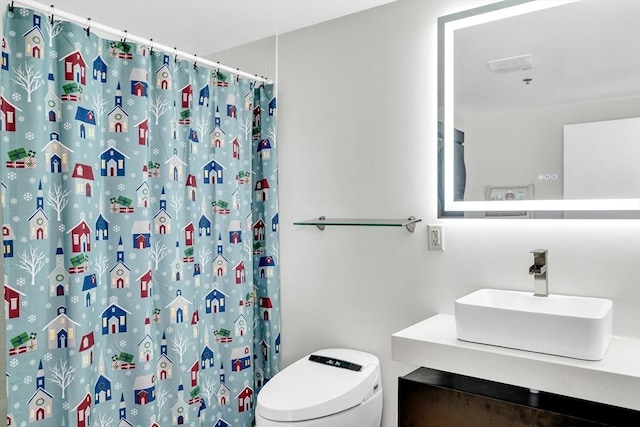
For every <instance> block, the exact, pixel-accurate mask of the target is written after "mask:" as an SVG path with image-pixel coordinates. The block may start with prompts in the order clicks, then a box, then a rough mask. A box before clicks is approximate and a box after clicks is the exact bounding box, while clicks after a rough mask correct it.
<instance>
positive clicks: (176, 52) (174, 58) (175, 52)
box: [173, 47, 178, 64]
mask: <svg viewBox="0 0 640 427" xmlns="http://www.w3.org/2000/svg"><path fill="white" fill-rule="evenodd" d="M173 63H174V64H177V63H178V48H177V47H174V48H173Z"/></svg>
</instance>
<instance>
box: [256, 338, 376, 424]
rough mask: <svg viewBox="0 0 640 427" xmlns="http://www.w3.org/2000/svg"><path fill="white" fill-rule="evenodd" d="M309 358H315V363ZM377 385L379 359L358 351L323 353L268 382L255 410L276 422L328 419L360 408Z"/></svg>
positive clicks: (316, 354)
mask: <svg viewBox="0 0 640 427" xmlns="http://www.w3.org/2000/svg"><path fill="white" fill-rule="evenodd" d="M310 356H315V357H314V360H315V361H314V360H310ZM342 362H349V363H350V364H351V365H346V366H345V364H344V363H342ZM354 365H355V366H354ZM358 365H359V366H358ZM358 367H361V369H360V370H359V371H358V370H357V368H358ZM378 384H379V361H378V358H377V357H375V356H373V355H371V354H368V353H363V352H361V351H357V350H347V349H328V350H321V351H318V352H314V353H313V354H312V355H308V356H305V357H303V358H302V359H300V360H298V361H297V362H295V363H293V364H291V365H290V366H288V367H287V368H285V369H283V370H282V371H280V372H279V373H278V374H277V375H275V376H274V377H273V378H272V379H271V380H270V381H269V382H267V383H266V384H265V386H264V387H263V388H262V390H261V391H260V393H259V394H258V405H257V407H256V410H257V412H258V414H260V416H262V417H263V418H266V419H270V420H273V421H304V420H310V419H314V418H321V417H326V416H329V415H333V414H335V413H338V412H341V411H344V410H347V409H349V408H353V407H355V406H358V405H359V404H361V403H362V402H363V401H364V400H365V398H367V397H368V396H370V395H371V394H372V393H371V392H372V389H373V387H374V386H375V385H378Z"/></svg>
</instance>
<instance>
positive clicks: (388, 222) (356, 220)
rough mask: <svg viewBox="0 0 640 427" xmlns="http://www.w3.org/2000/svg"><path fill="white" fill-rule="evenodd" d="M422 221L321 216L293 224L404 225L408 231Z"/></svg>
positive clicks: (322, 228) (416, 219)
mask: <svg viewBox="0 0 640 427" xmlns="http://www.w3.org/2000/svg"><path fill="white" fill-rule="evenodd" d="M420 221H422V220H421V219H420V218H414V217H412V216H410V217H409V218H406V219H380V218H373V219H363V218H325V217H324V216H321V217H319V218H317V219H309V220H306V221H296V222H294V223H293V225H315V226H316V227H318V228H319V229H320V230H324V228H325V227H326V226H327V225H350V226H354V227H360V226H368V227H406V229H407V230H409V232H410V233H413V231H414V230H415V228H416V223H418V222H420Z"/></svg>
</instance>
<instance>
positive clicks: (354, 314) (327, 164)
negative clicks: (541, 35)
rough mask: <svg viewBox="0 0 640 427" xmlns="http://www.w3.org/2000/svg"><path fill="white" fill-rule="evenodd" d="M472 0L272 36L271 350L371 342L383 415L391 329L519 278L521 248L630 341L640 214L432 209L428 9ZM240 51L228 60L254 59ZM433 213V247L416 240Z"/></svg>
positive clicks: (391, 419) (390, 419)
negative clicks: (543, 215)
mask: <svg viewBox="0 0 640 427" xmlns="http://www.w3.org/2000/svg"><path fill="white" fill-rule="evenodd" d="M481 3H486V2H474V1H466V0H457V1H418V0H415V1H412V0H399V1H398V2H395V3H392V4H390V5H387V6H382V7H380V8H377V9H373V10H370V11H366V12H362V13H359V14H355V15H351V16H348V17H345V18H342V19H338V20H335V21H331V22H328V23H324V24H320V25H316V26H313V27H310V28H307V29H302V30H298V31H295V32H291V33H287V34H283V35H281V36H279V39H278V49H277V50H278V64H277V69H278V72H277V76H278V82H277V83H278V107H279V113H278V114H279V116H278V120H279V125H278V132H279V142H278V144H279V146H278V148H279V155H280V158H279V164H280V169H279V183H280V219H281V246H280V247H281V250H280V261H281V263H282V265H281V266H282V270H281V271H282V282H281V299H282V301H281V309H282V320H283V324H282V338H283V341H282V343H283V345H282V348H283V362H284V365H285V366H286V365H288V364H290V363H291V362H293V361H294V360H296V359H297V358H299V357H302V356H303V355H305V354H306V353H309V352H312V351H314V350H316V349H319V348H322V347H330V346H347V347H352V348H357V349H362V350H365V351H369V352H372V353H374V354H376V355H377V356H378V357H380V359H381V362H382V369H383V381H384V390H385V401H384V404H385V413H384V423H383V426H384V427H391V426H395V418H396V393H397V387H396V385H397V377H398V376H399V375H402V374H404V373H406V372H409V371H411V370H412V369H414V368H415V367H414V366H408V365H404V364H401V363H397V362H394V361H392V360H391V339H390V337H391V334H393V333H394V332H396V331H398V330H400V329H403V328H405V327H407V326H409V325H411V324H413V323H415V322H418V321H420V320H423V319H425V318H427V317H429V316H431V315H433V314H435V313H438V312H441V313H449V314H452V313H453V301H454V299H455V298H457V297H459V296H462V295H464V294H466V293H468V292H470V291H472V290H474V289H477V288H480V287H485V286H491V287H497V288H508V289H520V290H531V289H532V287H533V283H532V279H531V277H530V276H529V275H528V267H529V265H530V264H531V261H532V258H531V254H530V253H529V251H530V250H532V249H536V248H539V247H542V248H547V249H548V250H549V257H550V261H549V269H550V272H549V286H550V290H551V292H553V293H563V294H576V295H591V296H599V297H608V298H611V299H613V301H614V304H615V306H614V307H615V308H614V332H615V333H616V334H618V335H626V336H633V337H636V338H640V286H639V285H640V263H639V262H638V260H639V259H640V221H631V220H622V221H615V220H593V221H591V220H494V219H479V220H470V219H465V220H460V219H457V220H454V219H451V220H439V219H437V216H436V134H437V128H436V121H437V118H436V107H437V106H436V104H437V100H436V94H437V78H436V77H437V76H436V74H437V64H436V61H437V56H436V51H437V42H436V21H437V17H438V16H442V15H446V14H449V13H453V12H456V11H458V10H461V9H466V8H471V7H473V6H475V5H479V4H481ZM254 47H256V48H257V49H258V50H259V52H258V55H263V53H264V52H263V50H262V49H264V48H265V45H264V44H258V45H255V46H254ZM246 53H247V52H246V51H245V52H244V53H243V54H239V55H236V56H235V57H234V58H233V59H234V61H233V63H231V64H229V65H233V66H239V67H241V68H242V69H246V70H248V71H251V70H250V69H249V68H246V67H243V61H242V58H241V57H242V56H243V55H244V54H246ZM226 55H228V58H232V57H233V56H234V55H232V54H231V52H227V53H226ZM217 59H220V60H221V62H223V63H225V60H224V59H225V56H224V55H223V56H222V57H216V60H217ZM268 67H269V66H267V68H268ZM258 72H259V73H260V72H261V70H258ZM270 77H272V78H273V75H270ZM319 215H325V216H327V217H362V218H371V217H380V218H391V217H406V216H409V215H415V216H416V217H420V218H422V219H423V221H422V222H421V223H419V224H418V226H417V228H416V231H415V233H414V234H411V233H408V232H407V231H406V230H404V229H400V228H373V227H361V228H357V227H353V228H351V227H333V228H331V227H327V229H326V230H325V231H319V230H318V229H316V228H315V227H303V226H294V225H293V222H294V221H296V220H303V219H310V218H313V217H316V216H319ZM434 222H438V223H442V224H444V231H445V241H446V249H447V250H446V252H429V251H427V244H426V224H428V223H434Z"/></svg>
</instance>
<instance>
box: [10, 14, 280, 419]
mask: <svg viewBox="0 0 640 427" xmlns="http://www.w3.org/2000/svg"><path fill="white" fill-rule="evenodd" d="M9 9H11V8H9ZM239 31H241V29H239ZM1 77H2V81H1V82H2V94H1V97H0V99H1V111H2V114H1V116H0V119H1V121H0V126H1V128H2V156H3V159H2V183H1V188H2V212H3V218H2V231H3V241H4V242H3V243H4V245H3V248H4V249H3V255H4V258H3V259H4V274H5V277H4V296H5V313H6V318H7V321H6V323H7V328H6V329H7V332H6V342H7V348H8V350H7V351H8V354H7V381H8V384H7V388H8V391H9V393H8V395H9V397H8V421H9V422H10V423H11V424H10V425H15V426H26V425H27V424H29V425H31V423H34V424H33V425H42V426H56V427H57V426H69V427H71V426H73V427H85V426H100V427H116V426H129V425H131V426H134V425H135V426H143V427H147V426H149V427H154V426H180V425H188V426H212V425H215V426H250V425H251V423H252V422H253V419H254V408H255V404H256V396H257V393H258V390H259V389H260V387H261V386H262V385H263V384H264V382H265V381H267V380H268V379H269V378H271V377H272V376H273V375H274V374H275V373H276V372H277V371H278V367H279V362H280V354H279V353H280V326H279V325H280V312H279V263H278V207H277V201H278V182H277V150H276V130H275V129H276V101H275V98H274V95H273V87H272V86H270V85H267V86H259V87H255V85H254V83H253V82H252V81H249V80H245V79H243V78H239V77H238V76H236V75H232V74H226V73H222V72H220V71H216V70H211V69H207V68H204V67H195V66H194V65H193V64H192V63H189V62H185V61H180V60H176V58H174V57H173V56H172V55H170V54H168V53H164V52H158V51H152V50H150V49H149V48H148V47H147V46H141V45H136V44H133V43H130V42H127V41H123V40H121V41H117V40H115V41H113V40H105V39H102V38H100V37H98V36H96V35H95V34H89V35H87V34H86V32H85V30H84V29H83V28H81V27H79V26H77V25H74V24H70V23H67V22H61V21H57V20H53V21H52V20H51V19H50V17H49V16H47V15H44V14H39V13H38V12H34V11H33V10H30V9H26V8H19V7H17V6H16V7H15V8H13V9H12V10H8V11H6V13H5V19H4V35H3V39H2V76H1Z"/></svg>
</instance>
